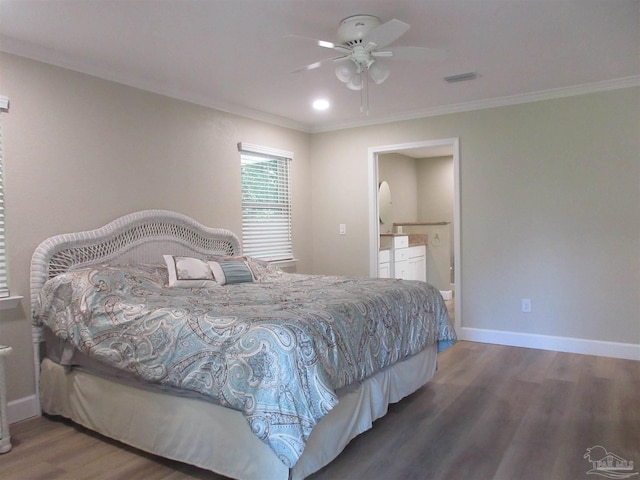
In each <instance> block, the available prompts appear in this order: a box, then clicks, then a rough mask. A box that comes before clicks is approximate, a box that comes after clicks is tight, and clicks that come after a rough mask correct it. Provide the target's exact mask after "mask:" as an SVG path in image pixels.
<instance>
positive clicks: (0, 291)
mask: <svg viewBox="0 0 640 480" xmlns="http://www.w3.org/2000/svg"><path fill="white" fill-rule="evenodd" d="M8 109H9V99H8V98H7V97H3V96H0V113H4V112H7V111H8ZM2 154H3V150H2V115H0V298H3V297H8V296H9V281H8V278H7V254H6V250H5V224H4V164H3V156H2Z"/></svg>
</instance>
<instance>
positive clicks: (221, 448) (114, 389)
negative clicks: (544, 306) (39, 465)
mask: <svg viewBox="0 0 640 480" xmlns="http://www.w3.org/2000/svg"><path fill="white" fill-rule="evenodd" d="M436 360H437V353H436V346H435V345H433V346H431V347H429V348H427V349H426V350H424V351H423V352H422V353H419V354H417V355H414V356H413V357H411V358H409V359H406V360H404V361H403V362H400V363H398V364H396V365H393V366H391V367H389V368H387V369H385V370H383V371H381V372H378V373H377V374H376V375H374V376H373V377H371V378H369V379H368V380H367V381H365V382H363V383H362V385H361V386H360V387H359V388H358V389H356V390H354V391H351V392H349V393H347V394H346V395H344V396H342V397H340V401H339V403H338V405H336V407H334V409H333V410H332V411H331V412H329V414H328V415H327V416H325V417H324V418H323V419H322V420H321V421H320V422H319V423H318V425H316V427H315V428H314V430H313V432H312V435H311V437H310V438H309V442H308V443H307V446H306V448H305V450H304V452H303V454H302V456H301V457H300V459H299V460H298V462H297V463H296V465H295V466H294V467H293V468H292V471H291V472H289V469H288V468H287V467H286V466H285V465H284V464H283V463H282V462H281V461H280V460H279V459H278V458H277V457H276V455H275V454H274V453H273V451H272V450H271V449H270V448H269V447H268V446H267V445H266V444H265V443H263V442H262V441H260V440H259V439H258V438H257V437H256V436H254V435H253V433H251V430H250V428H249V424H248V423H247V421H246V420H245V418H244V417H243V416H242V414H241V413H240V412H238V411H235V410H231V409H228V408H225V407H221V406H219V405H216V404H213V403H209V402H206V401H203V400H198V399H193V398H182V397H176V396H172V395H166V394H162V393H158V392H154V391H148V390H142V389H139V388H135V387H132V386H129V385H123V384H119V383H116V382H114V381H111V380H108V379H105V378H102V377H97V376H94V375H91V374H87V373H83V372H81V371H78V370H72V371H71V372H70V373H67V372H66V371H65V369H64V368H63V367H61V366H59V365H57V364H55V363H53V362H51V361H50V360H47V359H45V360H44V361H43V362H42V366H41V377H40V388H41V402H42V410H43V411H44V412H45V413H48V414H51V415H61V416H63V417H66V418H70V419H71V420H73V421H74V422H76V423H78V424H80V425H83V426H85V427H87V428H89V429H90V430H94V431H96V432H99V433H101V434H103V435H105V436H107V437H111V438H114V439H116V440H119V441H121V442H123V443H126V444H128V445H132V446H134V447H137V448H139V449H141V450H144V451H147V452H150V453H153V454H156V455H160V456H162V457H166V458H170V459H174V460H179V461H181V462H185V463H189V464H192V465H197V466H199V467H202V468H205V469H208V470H212V471H214V472H217V473H220V474H222V475H225V476H228V477H231V478H237V479H242V480H287V479H289V478H291V480H300V479H303V478H305V477H306V476H308V475H310V474H312V473H313V472H315V471H317V470H319V469H321V468H322V467H323V466H325V465H327V464H328V463H329V462H331V461H332V460H333V459H334V458H335V457H337V456H338V454H339V453H340V452H341V451H342V450H343V449H344V447H345V446H346V445H347V443H348V442H349V441H350V440H351V439H352V438H354V437H355V436H357V435H358V434H360V433H362V432H364V431H366V430H368V429H369V428H371V426H372V423H373V421H374V420H376V419H377V418H380V417H382V416H383V415H385V414H386V412H387V406H388V405H389V404H390V403H394V402H398V401H399V400H401V399H402V398H404V397H406V396H407V395H409V394H411V393H412V392H414V391H415V390H417V389H418V388H420V387H421V386H422V385H424V384H425V383H426V382H428V381H429V380H430V379H431V378H432V377H433V375H434V373H435V370H436ZM138 412H144V414H143V415H141V414H139V413H138ZM290 473H291V476H289V474H290Z"/></svg>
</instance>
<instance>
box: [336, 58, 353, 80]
mask: <svg viewBox="0 0 640 480" xmlns="http://www.w3.org/2000/svg"><path fill="white" fill-rule="evenodd" d="M357 70H358V69H357V67H356V64H355V63H353V62H352V61H347V62H342V63H340V64H339V65H338V66H337V67H336V77H338V80H340V81H341V82H342V83H348V82H349V80H351V78H352V77H353V76H354V75H355V74H356V73H357Z"/></svg>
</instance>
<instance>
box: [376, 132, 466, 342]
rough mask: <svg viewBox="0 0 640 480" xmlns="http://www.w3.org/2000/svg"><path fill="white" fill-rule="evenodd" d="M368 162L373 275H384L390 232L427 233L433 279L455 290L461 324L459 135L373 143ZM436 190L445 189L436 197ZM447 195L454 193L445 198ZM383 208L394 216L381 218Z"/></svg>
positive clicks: (449, 291) (439, 285)
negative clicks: (383, 249) (383, 198)
mask: <svg viewBox="0 0 640 480" xmlns="http://www.w3.org/2000/svg"><path fill="white" fill-rule="evenodd" d="M368 161H369V212H370V218H369V233H370V242H369V245H370V275H371V276H372V277H377V276H380V271H379V268H380V267H379V265H380V263H379V253H380V247H381V240H382V242H383V243H386V242H387V241H388V239H389V236H391V237H393V236H394V235H397V234H398V233H402V234H411V235H412V236H413V237H415V238H418V239H420V238H421V236H422V235H423V237H422V238H424V239H425V242H426V243H427V248H428V253H427V260H428V262H429V263H428V265H427V274H428V277H429V278H428V280H427V281H429V283H432V284H434V285H435V286H436V287H437V288H438V289H439V290H441V291H442V292H443V296H445V299H447V295H448V294H453V299H452V300H451V301H449V302H447V303H450V304H453V305H451V306H452V307H453V309H452V310H455V312H456V315H455V325H456V327H458V329H459V327H460V324H461V313H462V311H461V298H462V295H461V293H462V288H461V273H460V272H461V268H462V262H461V258H460V174H459V172H460V154H459V139H458V138H447V139H441V140H428V141H421V142H412V143H404V144H395V145H383V146H377V147H370V148H369V154H368ZM447 169H448V170H447ZM447 172H448V173H447ZM443 175H444V177H443ZM447 175H449V177H448V178H447ZM383 177H384V178H383ZM383 181H385V183H386V185H384V187H385V189H388V191H385V196H386V195H388V196H389V198H386V200H387V201H388V202H390V203H391V205H390V207H389V205H386V206H384V205H380V198H379V187H380V184H381V182H383ZM434 189H440V190H441V191H442V193H441V194H440V195H437V196H435V197H434V196H433V190H434ZM394 190H395V193H394ZM447 191H448V192H449V193H446V192H447ZM447 195H448V196H452V197H453V198H445V197H446V196H447ZM434 198H435V199H436V200H434ZM425 202H428V203H429V204H425ZM433 203H440V205H434V204H433ZM451 207H452V211H449V212H448V211H447V210H448V209H449V208H451ZM381 208H382V213H385V211H386V212H387V213H388V211H389V210H390V211H391V212H392V213H391V215H390V216H389V217H387V218H384V219H383V218H381V215H380V214H381ZM384 216H385V215H383V217H384ZM383 220H384V221H383ZM449 238H451V240H449ZM450 266H451V267H452V270H449V267H450ZM429 273H430V275H429ZM383 276H384V275H383Z"/></svg>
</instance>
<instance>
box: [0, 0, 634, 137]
mask: <svg viewBox="0 0 640 480" xmlns="http://www.w3.org/2000/svg"><path fill="white" fill-rule="evenodd" d="M354 14H373V15H376V16H378V17H380V19H381V20H382V22H386V21H388V20H390V19H392V18H397V19H399V20H402V21H404V22H407V23H409V24H411V29H410V30H409V31H408V32H407V33H406V34H404V35H403V36H402V37H401V38H400V39H399V40H397V41H396V42H395V43H394V45H417V46H426V47H433V48H444V49H446V51H447V57H446V59H444V60H438V61H432V62H407V61H402V60H393V59H391V60H390V61H389V62H388V63H389V66H390V67H391V76H390V77H389V78H388V79H387V81H386V82H384V83H383V84H382V85H373V84H372V85H371V87H370V89H369V114H368V115H366V114H362V113H361V112H360V104H361V103H360V102H361V98H360V93H359V92H354V91H351V90H348V89H347V88H346V87H345V86H344V85H343V84H342V83H340V82H339V81H338V80H337V78H336V76H335V74H334V72H333V68H332V66H331V65H330V64H329V65H325V66H323V67H322V68H320V69H316V70H312V71H307V72H302V73H295V74H293V73H291V71H292V70H294V69H295V68H297V67H300V66H302V65H306V64H308V63H311V62H314V61H317V60H320V59H324V58H328V57H332V56H335V55H333V53H335V52H332V51H330V50H327V49H323V48H320V47H318V46H316V45H314V44H313V42H306V41H301V40H295V39H292V38H287V35H302V36H306V37H312V38H318V39H324V40H329V41H334V40H335V32H336V28H337V26H338V24H339V22H340V20H342V19H343V18H345V17H348V16H350V15H354ZM0 49H1V50H3V51H6V52H9V53H14V54H17V55H23V56H26V57H29V58H33V59H36V60H41V61H44V62H48V63H51V64H54V65H59V66H63V67H66V68H71V69H73V70H77V71H80V72H85V73H88V74H92V75H95V76H98V77H102V78H106V79H110V80H114V81H117V82H121V83H124V84H127V85H131V86H135V87H139V88H143V89H146V90H150V91H153V92H157V93H162V94H165V95H169V96H172V97H176V98H181V99H184V100H188V101H191V102H194V103H198V104H202V105H206V106H210V107H214V108H218V109H221V110H224V111H228V112H233V113H239V114H242V115H247V116H250V117H252V118H257V119H262V120H266V121H270V122H273V123H276V124H279V125H284V126H289V127H292V128H296V129H300V130H303V131H308V132H317V131H323V130H331V129H336V128H343V127H345V126H355V125H363V124H369V123H377V122H382V121H389V120H394V119H405V118H415V117H419V116H426V115H431V114H436V113H446V112H449V111H457V110H463V109H470V108H480V107H482V106H490V105H494V104H500V103H501V102H502V103H508V102H514V103H515V102H518V101H526V100H527V99H533V98H541V96H542V97H544V96H545V95H547V96H548V95H551V96H553V95H558V96H559V95H564V94H571V93H580V92H582V91H589V90H590V89H606V88H614V87H615V86H625V85H628V84H632V85H638V84H640V0H482V1H480V0H446V1H445V0H385V1H379V0H155V1H153V0H93V1H89V0H0ZM469 71H474V72H477V73H478V76H479V77H478V79H476V80H473V81H468V82H461V83H455V84H448V83H446V82H445V81H444V80H443V77H445V76H447V75H452V74H457V73H463V72H469ZM3 93H5V92H3ZM318 97H325V98H327V99H328V100H329V101H330V102H331V105H332V106H331V108H330V109H329V110H328V111H325V112H321V113H318V112H315V111H313V110H312V108H311V102H312V101H313V100H314V99H316V98H318Z"/></svg>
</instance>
